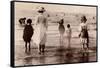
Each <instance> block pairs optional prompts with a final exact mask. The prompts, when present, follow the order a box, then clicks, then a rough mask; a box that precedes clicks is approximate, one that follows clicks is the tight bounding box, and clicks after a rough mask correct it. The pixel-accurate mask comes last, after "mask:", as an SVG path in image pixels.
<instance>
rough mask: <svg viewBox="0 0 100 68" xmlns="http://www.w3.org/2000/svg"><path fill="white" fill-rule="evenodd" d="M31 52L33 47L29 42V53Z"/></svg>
mask: <svg viewBox="0 0 100 68" xmlns="http://www.w3.org/2000/svg"><path fill="white" fill-rule="evenodd" d="M30 51H31V45H30V42H29V52H30Z"/></svg>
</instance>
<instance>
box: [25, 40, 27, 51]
mask: <svg viewBox="0 0 100 68" xmlns="http://www.w3.org/2000/svg"><path fill="white" fill-rule="evenodd" d="M25 52H27V42H25Z"/></svg>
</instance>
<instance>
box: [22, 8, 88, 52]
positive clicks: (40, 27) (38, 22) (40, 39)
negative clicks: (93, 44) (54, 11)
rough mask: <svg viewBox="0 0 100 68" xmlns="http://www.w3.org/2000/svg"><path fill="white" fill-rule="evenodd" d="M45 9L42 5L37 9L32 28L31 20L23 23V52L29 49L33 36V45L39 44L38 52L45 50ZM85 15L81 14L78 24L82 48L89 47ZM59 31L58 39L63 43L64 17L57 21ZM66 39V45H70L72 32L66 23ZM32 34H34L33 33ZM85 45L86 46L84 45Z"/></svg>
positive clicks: (46, 26) (46, 24)
mask: <svg viewBox="0 0 100 68" xmlns="http://www.w3.org/2000/svg"><path fill="white" fill-rule="evenodd" d="M45 11H46V10H45V9H44V7H40V8H39V10H38V13H39V14H38V16H37V17H36V19H35V22H34V23H35V24H34V28H33V26H32V25H31V23H32V20H31V19H27V24H26V25H25V28H24V31H23V40H24V41H25V52H27V51H30V49H31V47H30V45H31V44H30V42H31V39H32V37H33V39H32V40H33V42H34V43H35V45H37V46H39V47H38V49H39V54H42V53H44V52H45V43H46V39H47V37H46V36H47V34H46V32H47V28H48V23H47V18H46V16H44V14H43V13H44V12H45ZM86 21H87V19H86V16H82V18H81V24H80V33H79V37H80V39H81V42H82V45H83V48H86V46H87V48H89V45H88V43H89V36H88V29H87V24H86ZM58 23H59V27H58V29H59V33H60V41H61V43H63V34H64V32H65V27H64V25H63V24H64V19H61V20H60V21H59V22H58ZM66 32H67V39H68V46H70V40H71V34H72V29H71V26H70V24H67V30H66ZM33 34H34V35H33ZM28 44H29V45H28ZM85 45H86V46H85Z"/></svg>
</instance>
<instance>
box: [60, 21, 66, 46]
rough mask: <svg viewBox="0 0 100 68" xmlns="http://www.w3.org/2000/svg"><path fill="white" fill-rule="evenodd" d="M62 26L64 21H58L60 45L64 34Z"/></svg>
mask: <svg viewBox="0 0 100 68" xmlns="http://www.w3.org/2000/svg"><path fill="white" fill-rule="evenodd" d="M63 24H64V19H61V20H60V21H59V33H60V45H63V35H64V32H65V27H64V25H63Z"/></svg>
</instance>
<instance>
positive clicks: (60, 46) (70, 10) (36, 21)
mask: <svg viewBox="0 0 100 68" xmlns="http://www.w3.org/2000/svg"><path fill="white" fill-rule="evenodd" d="M11 3H12V5H11V7H12V8H11V14H12V15H11V32H12V34H11V37H12V38H11V64H13V65H12V66H37V65H53V64H74V63H89V62H97V47H98V44H97V40H98V38H97V31H98V27H97V26H98V25H97V24H98V21H97V6H96V5H77V4H60V3H43V2H27V1H12V2H11Z"/></svg>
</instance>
